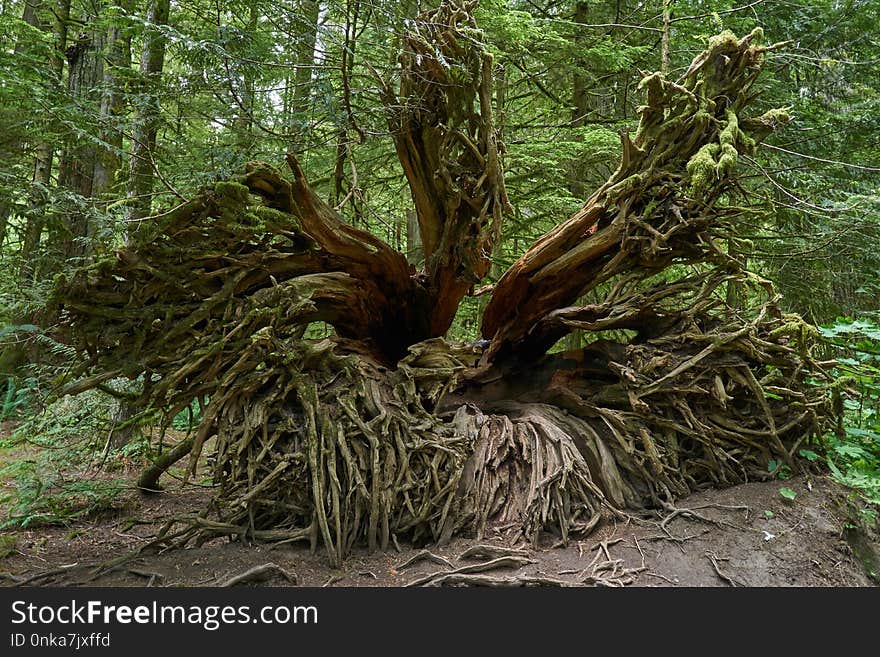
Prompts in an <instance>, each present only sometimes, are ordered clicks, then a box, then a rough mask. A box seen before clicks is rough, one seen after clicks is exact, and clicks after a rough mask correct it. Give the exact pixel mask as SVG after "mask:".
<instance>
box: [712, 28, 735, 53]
mask: <svg viewBox="0 0 880 657" xmlns="http://www.w3.org/2000/svg"><path fill="white" fill-rule="evenodd" d="M738 45H739V39H737V38H736V35H735V34H734V33H733V32H731V31H730V30H724V31H723V32H721V33H720V34H716V35H715V36H713V37H710V38H709V48H708V49H709V50H726V49H727V48H736V47H737V46H738Z"/></svg>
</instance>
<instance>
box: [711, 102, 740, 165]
mask: <svg viewBox="0 0 880 657" xmlns="http://www.w3.org/2000/svg"><path fill="white" fill-rule="evenodd" d="M740 134H741V131H740V129H739V119H738V118H737V116H736V113H735V112H734V111H733V110H731V109H729V110H727V125H726V126H724V129H723V130H722V131H721V132H720V133H719V134H718V141H719V143H720V144H721V155H720V157H719V158H718V165H717V168H716V173H717V175H718V177H719V178H721V177H722V176H729V175H731V174H732V173H733V172H734V170H735V169H736V161H737V158H738V157H739V153H738V152H737V150H736V142H737V141H738V137H739V135H740Z"/></svg>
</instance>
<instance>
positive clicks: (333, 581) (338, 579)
mask: <svg viewBox="0 0 880 657" xmlns="http://www.w3.org/2000/svg"><path fill="white" fill-rule="evenodd" d="M344 579H345V575H344V574H337V575H331V576H330V577H329V578H328V579H327V581H326V582H324V583H323V584H321V587H322V588H323V587H327V586H332V585H333V584H336V582H341V581H342V580H344Z"/></svg>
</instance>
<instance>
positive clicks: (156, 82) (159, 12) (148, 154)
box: [127, 0, 171, 238]
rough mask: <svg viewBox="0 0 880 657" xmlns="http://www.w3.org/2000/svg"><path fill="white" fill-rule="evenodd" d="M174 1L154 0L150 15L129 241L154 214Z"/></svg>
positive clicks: (134, 137) (132, 177) (138, 111)
mask: <svg viewBox="0 0 880 657" xmlns="http://www.w3.org/2000/svg"><path fill="white" fill-rule="evenodd" d="M170 5H171V2H170V0H152V1H151V3H150V8H149V10H148V12H147V24H148V28H147V31H146V34H145V35H144V46H143V51H142V54H141V63H140V80H139V88H140V90H141V91H142V93H141V94H139V98H140V100H139V101H138V105H137V106H136V108H135V112H134V128H133V130H132V143H131V154H130V157H129V178H128V198H129V204H128V217H127V219H128V221H129V222H131V226H130V228H129V230H128V235H129V238H130V237H131V236H132V235H134V234H135V233H136V232H138V231H140V230H141V228H142V226H141V225H140V224H141V222H142V221H143V220H144V219H145V218H146V217H148V216H149V215H150V211H151V207H152V194H153V183H154V178H155V174H154V171H155V166H156V164H155V159H154V158H155V151H156V134H157V132H158V130H159V122H160V116H161V107H160V101H159V88H160V86H161V83H162V69H163V68H164V66H165V37H164V35H163V32H162V28H163V27H164V26H166V25H168V14H169V10H170Z"/></svg>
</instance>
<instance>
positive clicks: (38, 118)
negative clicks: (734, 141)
mask: <svg viewBox="0 0 880 657" xmlns="http://www.w3.org/2000/svg"><path fill="white" fill-rule="evenodd" d="M430 4H431V3H427V2H426V3H421V2H412V1H408V0H404V1H402V2H384V1H382V0H371V1H362V0H346V1H342V0H326V1H325V0H320V1H315V0H299V1H293V0H291V1H286V2H268V1H265V2H264V1H263V0H242V1H239V2H211V1H203V0H193V1H188V2H185V3H176V2H170V0H121V1H120V2H117V3H111V2H103V1H99V0H85V1H81V0H57V1H56V0H46V1H42V0H25V1H22V0H2V2H0V52H2V55H0V98H2V102H0V394H2V397H0V402H2V407H0V420H4V421H14V422H13V423H12V424H10V425H9V427H14V431H12V432H11V433H10V432H9V431H7V432H6V433H5V434H4V436H6V437H5V443H4V446H5V449H6V456H4V455H3V454H2V453H0V466H3V473H4V479H6V480H7V481H8V482H9V485H8V486H7V488H6V490H5V495H6V503H5V504H4V506H6V507H10V508H11V510H10V513H9V515H8V517H7V518H5V519H3V520H2V522H3V523H5V524H6V526H13V525H22V524H28V523H32V522H34V521H36V520H41V521H45V520H50V521H51V520H57V519H64V518H68V517H70V516H71V515H75V514H80V513H86V512H89V511H90V510H93V509H94V508H98V507H100V506H101V505H104V504H108V503H109V500H110V499H111V498H112V496H113V495H114V494H115V493H116V492H117V491H118V490H119V489H120V487H122V486H130V485H131V483H130V481H128V480H126V479H123V478H120V479H115V478H111V479H108V478H107V477H106V476H97V475H96V474H95V473H96V472H97V471H98V470H99V469H100V468H99V467H98V466H100V465H101V464H103V466H104V467H106V466H107V464H117V463H122V462H128V461H129V460H131V459H135V460H137V459H144V458H148V457H149V454H150V450H151V446H150V445H151V443H150V441H148V440H147V439H146V438H145V437H143V436H140V432H138V431H133V429H134V428H135V427H136V425H138V424H144V425H149V424H150V418H149V417H138V418H134V419H132V418H129V417H127V415H126V405H125V396H126V394H127V390H126V388H125V386H126V385H130V384H128V383H119V384H118V385H117V384H115V383H111V385H109V386H104V390H103V391H100V392H99V391H91V392H89V393H88V394H87V395H82V396H80V397H77V398H70V397H68V398H65V399H62V400H60V401H54V402H52V404H51V405H48V406H47V404H46V400H47V399H49V398H50V396H51V394H52V393H53V392H54V391H55V390H56V389H57V387H58V385H59V384H60V383H61V382H62V380H63V377H64V375H65V373H66V372H67V371H68V370H69V369H70V367H71V365H72V364H71V362H70V358H71V352H69V351H68V349H67V347H66V346H65V345H64V343H63V342H62V341H60V340H58V339H56V338H57V336H55V334H54V332H53V329H54V327H55V326H56V324H57V323H58V320H59V317H58V314H57V311H56V310H55V309H53V307H52V304H51V303H50V302H49V301H50V298H51V292H52V289H53V286H54V284H55V281H56V280H57V279H58V277H59V276H64V275H65V274H67V273H69V272H70V271H72V269H73V268H75V267H77V266H79V265H82V264H84V263H87V262H90V261H93V260H95V259H99V258H101V257H103V256H105V254H110V253H112V251H113V249H114V248H117V247H118V246H120V245H122V244H124V243H126V241H127V240H128V239H129V238H131V237H132V236H133V235H134V234H136V232H137V231H138V230H139V228H140V227H141V226H143V225H145V224H147V223H149V222H151V221H154V220H156V219H157V218H159V217H162V216H164V214H165V213H167V212H168V211H169V210H170V209H171V208H174V207H175V206H178V205H180V204H181V203H182V202H184V201H185V200H187V199H188V198H191V197H192V196H193V195H194V194H195V193H196V192H197V191H198V190H199V189H200V187H202V186H203V185H206V184H209V183H211V182H213V181H216V180H220V179H226V178H228V177H229V176H231V175H233V174H234V173H236V172H238V171H239V170H241V168H242V167H243V165H244V164H245V163H246V162H248V161H250V160H255V159H259V160H265V161H267V162H270V163H273V164H275V165H277V166H279V167H280V166H281V165H282V163H283V161H284V155H285V153H286V152H288V151H290V152H293V153H295V154H296V155H297V157H298V159H299V161H300V162H301V163H302V166H303V168H304V169H305V170H306V171H307V172H308V174H309V176H310V178H311V182H312V185H313V186H314V188H315V189H316V191H318V192H319V193H320V194H321V195H322V196H323V197H324V199H325V200H327V201H328V202H329V204H330V205H331V206H333V207H335V208H336V209H337V210H338V211H339V212H340V213H341V214H342V215H343V216H344V217H345V218H346V219H347V220H348V221H349V222H350V223H351V224H352V225H354V226H357V227H360V228H365V229H368V230H370V231H371V232H373V233H374V234H376V235H378V236H379V237H381V238H382V239H383V240H385V241H386V242H388V243H389V244H390V245H392V246H393V247H395V248H397V249H399V250H401V251H403V252H405V253H406V254H407V258H408V259H409V260H410V261H411V262H413V263H416V264H417V263H418V262H419V261H420V257H421V256H420V245H419V244H418V232H417V230H416V227H415V212H414V209H413V208H412V207H411V200H410V196H409V193H408V190H407V185H406V181H405V179H404V177H403V173H402V170H401V168H400V164H399V162H398V159H397V158H396V156H395V152H394V145H393V143H392V140H391V139H390V138H389V135H388V127H387V122H386V117H385V114H384V110H383V106H382V102H381V98H380V86H379V84H378V83H377V75H378V76H379V77H381V78H383V79H393V71H394V69H395V66H396V61H395V60H396V53H397V52H398V51H399V46H400V40H401V33H402V30H403V28H404V26H405V25H406V22H407V21H408V20H411V19H412V18H413V17H414V16H415V15H416V14H417V13H418V12H420V11H421V10H423V9H425V8H426V7H428V6H430ZM476 18H477V20H478V22H479V24H480V26H481V27H482V29H483V30H484V31H485V33H486V39H487V40H488V43H489V45H490V48H491V49H492V51H493V53H494V55H495V60H494V61H495V67H496V69H495V78H496V89H495V93H496V105H497V112H498V121H499V123H500V128H501V135H502V141H503V147H504V156H505V176H506V177H505V181H506V186H507V191H508V194H509V197H510V202H511V205H512V207H513V212H512V213H511V214H510V215H509V216H508V218H507V221H506V224H505V229H504V233H503V235H502V238H501V242H500V243H499V246H498V247H497V248H496V251H495V255H494V259H493V265H492V270H491V273H490V275H489V277H488V281H487V282H489V283H491V282H492V281H493V280H495V279H497V277H498V276H500V274H501V273H502V272H504V271H505V270H506V269H507V267H509V266H510V264H511V263H512V262H513V261H514V260H515V259H516V258H517V257H519V256H520V255H521V254H522V253H523V251H524V250H525V249H526V248H527V247H528V246H529V245H530V244H531V243H532V242H533V241H534V240H535V239H536V238H537V237H538V236H540V235H542V234H544V233H545V232H547V231H548V230H549V229H550V228H552V227H553V225H555V224H556V223H558V222H560V221H561V220H563V219H564V218H566V217H567V216H568V215H569V214H571V213H572V212H574V211H576V210H577V209H578V208H580V207H581V206H582V205H583V202H584V199H585V198H586V197H587V196H589V195H590V193H591V192H592V191H593V190H594V189H595V188H596V187H597V186H599V185H600V184H602V183H603V182H604V181H605V180H606V179H607V178H608V176H609V174H611V173H612V172H613V171H614V169H615V168H616V167H617V163H618V158H619V148H620V147H619V138H618V132H619V131H632V130H633V129H634V128H635V126H636V124H637V121H638V113H637V107H638V106H639V105H640V104H641V103H642V102H643V100H644V99H643V97H642V94H641V92H639V91H638V90H637V86H638V84H639V81H640V80H641V78H642V74H643V73H646V72H651V71H658V70H662V71H664V72H667V73H669V74H670V75H671V76H672V77H673V78H675V77H676V74H677V73H683V72H684V70H685V69H686V67H687V66H688V64H689V63H690V62H691V60H692V59H693V57H694V56H695V55H696V54H697V53H699V52H700V51H702V50H703V49H704V48H705V45H706V43H707V41H708V39H709V37H711V36H712V35H714V34H717V33H719V32H720V31H722V30H725V29H729V30H732V31H733V32H734V33H736V34H737V35H742V34H746V33H748V32H750V31H751V30H753V29H754V28H756V27H760V28H762V29H763V31H764V34H765V40H766V42H768V43H774V42H780V41H786V42H789V43H788V44H787V45H785V46H784V47H781V48H779V49H777V50H774V51H772V52H771V53H769V54H768V58H769V61H768V65H767V70H766V74H765V75H764V77H763V78H762V81H761V83H760V84H761V88H760V93H761V95H760V97H759V98H758V100H757V101H756V105H757V108H758V109H761V108H763V109H770V108H775V107H781V106H786V107H789V108H790V109H789V112H790V114H791V115H792V117H793V120H792V122H791V123H790V124H789V126H788V127H787V128H786V129H785V130H782V131H780V132H779V133H777V134H775V135H773V136H772V137H771V138H770V139H769V140H768V141H767V142H766V143H764V144H762V145H761V147H760V148H759V150H758V152H757V154H756V155H755V157H754V159H752V158H743V159H742V160H741V171H740V174H741V176H740V188H739V193H740V197H739V198H738V199H737V202H738V203H739V204H741V205H743V206H745V207H748V208H749V214H748V217H749V220H748V221H747V222H744V223H740V235H739V238H738V239H736V240H731V241H730V243H729V244H728V249H729V250H730V251H731V252H735V255H737V256H738V257H740V258H743V259H745V260H746V261H747V262H748V265H749V268H750V269H751V270H752V271H754V272H756V273H757V274H759V275H760V276H763V277H766V278H769V279H770V280H772V281H773V282H774V283H775V285H776V288H777V291H779V292H780V293H781V295H782V305H783V307H784V308H785V309H787V310H790V311H794V312H797V313H800V314H801V315H803V317H804V318H805V319H807V320H808V321H809V322H811V323H813V324H815V325H817V326H818V327H819V331H820V333H821V335H822V336H824V338H825V339H826V340H827V355H828V357H829V358H836V359H838V365H837V368H836V374H837V375H838V376H839V377H840V378H839V385H838V386H837V390H838V391H839V393H837V394H838V395H839V402H840V404H841V405H842V406H843V407H844V410H845V411H846V414H845V417H846V421H845V426H843V427H841V431H840V432H838V433H837V434H835V435H829V436H828V437H827V438H826V442H825V443H824V444H822V445H812V446H808V448H805V449H803V450H801V454H802V456H804V457H805V458H807V459H809V460H817V459H823V460H825V461H826V462H827V463H828V465H829V467H830V468H831V470H832V472H833V474H834V476H835V477H836V478H838V479H839V480H840V481H842V482H844V483H847V484H849V485H851V486H853V487H855V488H856V489H857V490H858V491H860V494H861V495H862V496H863V499H866V500H868V501H872V502H874V503H878V502H880V415H878V413H880V402H878V397H880V317H878V315H877V311H878V309H880V249H878V248H877V241H878V236H880V127H878V123H877V118H878V115H880V3H878V2H876V0H848V1H847V0H811V1H809V2H807V1H806V0H792V1H776V0H773V1H770V0H766V1H762V0H757V1H755V2H747V1H746V0H734V1H727V0H679V1H677V2H676V1H673V0H645V1H641V2H633V1H626V0H597V1H589V2H571V1H563V2H555V1H550V2H546V1H543V0H538V1H535V2H533V1H532V0H483V2H482V3H481V5H480V7H479V8H478V9H477V10H476ZM726 293H727V295H728V299H727V300H728V302H729V303H731V304H732V305H734V306H735V305H738V304H739V303H745V300H738V299H737V295H740V294H744V292H743V291H742V290H740V289H738V288H737V287H735V286H731V287H729V288H728V289H727V291H726ZM484 305H485V297H482V296H474V297H470V298H467V299H466V300H465V302H464V303H463V305H462V306H461V308H460V309H459V313H458V315H457V317H456V320H455V323H454V325H453V328H452V329H451V331H450V335H449V337H450V338H452V339H455V340H474V339H476V338H478V337H479V335H478V326H477V322H478V317H479V314H480V312H481V310H482V308H483V306H484ZM311 330H314V329H311ZM329 330H330V329H329V328H327V329H325V332H329ZM315 337H319V336H318V335H316V336H315ZM583 339H584V336H582V335H580V334H578V333H575V334H572V335H571V336H569V337H567V338H566V339H565V340H566V344H565V345H564V346H569V347H574V346H579V345H578V342H579V341H582V340H583ZM198 413H199V409H198V408H193V409H190V410H189V411H186V412H184V413H183V414H181V416H180V417H178V418H177V419H176V421H175V426H176V427H177V428H179V429H181V430H183V431H185V430H187V429H189V428H191V427H192V425H193V423H194V421H196V420H197V419H198ZM44 448H51V449H44ZM111 455H112V456H113V458H109V457H110V456H111ZM117 457H118V458H117ZM87 472H88V473H91V474H89V475H88V476H86V475H85V473H87ZM71 473H73V474H71ZM780 474H781V476H786V473H785V471H784V470H783V471H781V472H780Z"/></svg>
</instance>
